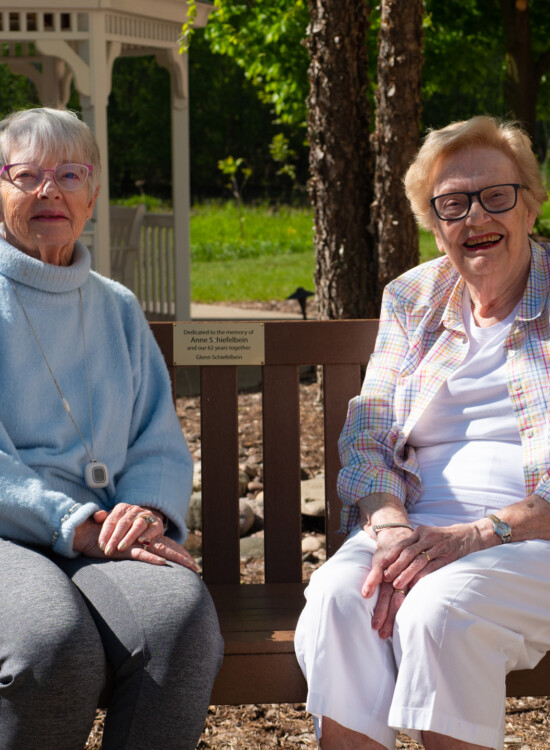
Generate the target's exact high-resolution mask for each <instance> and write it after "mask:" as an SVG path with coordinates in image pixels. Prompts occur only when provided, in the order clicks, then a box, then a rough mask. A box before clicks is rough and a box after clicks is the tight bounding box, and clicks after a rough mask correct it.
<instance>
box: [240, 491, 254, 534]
mask: <svg viewBox="0 0 550 750" xmlns="http://www.w3.org/2000/svg"><path fill="white" fill-rule="evenodd" d="M254 520H255V519H254V511H253V510H252V508H251V507H250V505H249V503H248V500H247V499H246V498H243V497H241V498H240V500H239V529H240V534H241V536H245V535H246V534H248V532H249V531H250V529H251V528H252V527H253V526H254Z"/></svg>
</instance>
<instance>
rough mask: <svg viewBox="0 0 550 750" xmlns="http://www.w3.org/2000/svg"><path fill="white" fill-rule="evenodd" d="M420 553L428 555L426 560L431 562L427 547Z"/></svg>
mask: <svg viewBox="0 0 550 750" xmlns="http://www.w3.org/2000/svg"><path fill="white" fill-rule="evenodd" d="M420 554H421V555H426V560H427V561H428V562H430V556H429V555H428V553H427V552H426V550H425V549H423V550H422V552H421V553H420Z"/></svg>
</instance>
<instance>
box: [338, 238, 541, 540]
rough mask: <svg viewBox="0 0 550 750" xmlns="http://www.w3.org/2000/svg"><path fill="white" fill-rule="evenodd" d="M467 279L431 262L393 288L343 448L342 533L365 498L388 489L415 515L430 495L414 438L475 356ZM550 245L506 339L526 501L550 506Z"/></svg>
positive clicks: (536, 254)
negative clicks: (433, 404) (440, 394)
mask: <svg viewBox="0 0 550 750" xmlns="http://www.w3.org/2000/svg"><path fill="white" fill-rule="evenodd" d="M463 290H464V280H463V279H462V277H461V276H460V275H459V274H458V272H457V271H456V270H455V269H454V267H453V266H452V265H451V263H450V261H449V260H448V258H447V257H441V258H438V259H437V260H434V261H430V262H428V263H424V264H422V265H420V266H417V267H416V268H413V269H412V270H411V271H407V273H405V274H403V275H402V276H400V277H399V278H397V279H396V280H395V281H392V282H391V283H390V284H389V285H388V286H387V287H386V289H385V292H384V296H383V300H382V310H381V315H380V327H379V331H378V338H377V340H376V347H375V350H374V353H373V355H372V357H371V359H370V362H369V366H368V368H367V373H366V376H365V380H364V383H363V387H362V389H361V394H360V395H359V396H357V397H356V398H354V399H352V400H351V402H350V404H349V409H348V415H347V419H346V423H345V425H344V429H343V431H342V434H341V436H340V440H339V443H338V447H339V451H340V460H341V464H342V469H341V471H340V474H339V476H338V492H339V495H340V498H341V500H342V502H343V505H344V507H343V510H342V531H345V532H348V531H351V529H353V528H354V526H356V525H357V523H358V521H359V508H358V507H357V502H358V501H359V500H360V499H361V498H362V497H365V496H366V495H370V494H372V493H374V492H390V493H392V494H393V495H396V496H397V497H399V498H400V499H401V501H402V502H403V503H404V504H405V506H406V507H407V508H408V509H410V508H411V507H412V506H413V505H414V504H415V502H416V501H417V500H418V498H419V497H420V494H421V490H422V481H421V478H420V473H419V467H418V462H417V460H416V455H415V450H414V448H413V447H412V446H410V445H408V444H407V439H408V437H409V435H410V432H411V430H412V428H413V427H414V425H415V424H416V422H417V420H418V418H419V417H420V415H421V414H422V413H423V411H424V410H425V409H426V407H427V405H428V404H429V403H430V400H431V399H432V398H433V396H434V395H435V393H436V392H437V390H438V389H439V388H440V387H441V385H442V384H443V383H444V382H445V381H446V380H447V378H448V377H449V376H450V375H451V373H453V372H454V371H455V370H456V369H457V367H458V366H459V365H460V364H461V362H462V361H463V359H464V357H465V356H466V353H467V351H468V338H467V335H466V329H465V327H464V323H463V320H462V294H463ZM549 292H550V245H548V246H543V245H539V244H537V243H535V242H531V270H530V273H529V279H528V282H527V287H526V289H525V293H524V295H523V299H522V301H521V305H520V308H519V311H518V314H517V316H516V319H515V321H514V323H513V325H512V328H511V330H510V333H509V335H508V338H507V339H506V341H505V343H504V347H505V349H506V352H507V366H506V379H507V385H508V393H509V394H510V400H511V402H512V407H513V410H514V413H515V416H516V420H517V425H518V429H519V433H520V436H521V445H522V451H523V472H524V476H525V492H526V495H530V494H537V495H540V497H542V498H544V499H545V500H547V501H550V439H549V438H550V413H549V399H550V319H549V314H550V311H549Z"/></svg>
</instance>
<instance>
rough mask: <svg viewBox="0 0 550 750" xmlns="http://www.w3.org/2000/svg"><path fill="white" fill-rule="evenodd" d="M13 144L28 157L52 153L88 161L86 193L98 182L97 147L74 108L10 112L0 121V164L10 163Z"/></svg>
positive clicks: (42, 156) (0, 165) (99, 168)
mask: <svg viewBox="0 0 550 750" xmlns="http://www.w3.org/2000/svg"><path fill="white" fill-rule="evenodd" d="M15 148H21V149H23V150H24V153H25V154H28V156H26V157H25V158H29V159H37V158H44V156H46V155H52V154H53V155H54V156H56V157H59V158H61V159H67V160H74V161H78V162H81V163H83V164H90V165H91V166H92V173H91V174H90V177H89V179H88V185H89V193H90V196H91V195H92V194H93V193H94V192H95V190H96V189H97V187H98V185H99V178H100V173H101V161H100V156H99V148H98V146H97V143H96V140H95V138H94V136H93V134H92V131H91V130H90V128H89V127H88V126H87V125H86V124H85V123H84V122H82V121H81V120H79V118H78V115H76V114H75V113H74V112H70V111H68V110H64V109H51V108H49V107H37V108H35V109H24V110H20V111H18V112H12V113H11V114H10V115H8V116H7V117H5V118H4V119H3V120H2V121H1V122H0V167H4V166H5V165H6V164H9V163H10V159H11V154H12V152H13V150H14V149H15Z"/></svg>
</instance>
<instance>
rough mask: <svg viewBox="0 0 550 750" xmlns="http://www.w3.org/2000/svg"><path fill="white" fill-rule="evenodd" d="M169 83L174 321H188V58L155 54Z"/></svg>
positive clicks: (189, 271)
mask: <svg viewBox="0 0 550 750" xmlns="http://www.w3.org/2000/svg"><path fill="white" fill-rule="evenodd" d="M157 62H158V63H159V65H162V66H163V67H165V68H167V69H168V70H169V72H170V77H171V82H172V203H173V211H174V266H175V267H174V275H175V279H174V284H175V304H176V310H175V314H176V320H190V319H191V220H190V214H191V212H190V205H191V189H190V178H189V96H188V90H189V89H188V85H187V55H180V54H178V52H177V50H168V51H166V52H163V53H161V54H159V55H157Z"/></svg>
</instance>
